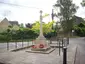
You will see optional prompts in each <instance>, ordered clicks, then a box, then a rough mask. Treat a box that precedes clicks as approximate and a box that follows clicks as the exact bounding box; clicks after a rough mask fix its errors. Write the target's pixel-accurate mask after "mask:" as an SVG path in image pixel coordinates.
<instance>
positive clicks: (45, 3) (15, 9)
mask: <svg viewBox="0 0 85 64" xmlns="http://www.w3.org/2000/svg"><path fill="white" fill-rule="evenodd" d="M1 1H2V2H4V3H11V4H16V5H20V6H14V5H11V4H1V3H0V18H3V17H7V18H8V19H9V20H17V21H19V23H24V24H25V23H33V22H35V20H39V11H40V9H42V10H43V14H44V13H49V14H50V13H51V9H52V8H53V7H52V5H53V4H54V3H56V0H1ZM1 1H0V2H1ZM73 1H74V2H75V3H76V4H77V5H79V6H80V2H81V0H73ZM80 7H81V6H80ZM84 13H85V12H84V9H82V7H81V8H79V9H78V11H77V13H76V15H77V16H83V17H84ZM4 14H5V16H4ZM50 20H51V17H48V18H45V19H43V21H44V22H48V21H50Z"/></svg>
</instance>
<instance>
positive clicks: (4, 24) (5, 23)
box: [0, 18, 19, 32]
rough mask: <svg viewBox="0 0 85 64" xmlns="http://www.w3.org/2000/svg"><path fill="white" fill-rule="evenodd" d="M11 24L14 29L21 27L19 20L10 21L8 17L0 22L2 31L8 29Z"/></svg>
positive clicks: (0, 30)
mask: <svg viewBox="0 0 85 64" xmlns="http://www.w3.org/2000/svg"><path fill="white" fill-rule="evenodd" d="M9 26H12V29H13V30H18V29H19V24H18V21H8V19H7V18H4V19H3V20H2V21H1V22H0V32H3V31H6V30H7V29H8V28H9Z"/></svg>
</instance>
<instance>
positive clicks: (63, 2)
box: [54, 0, 78, 37]
mask: <svg viewBox="0 0 85 64" xmlns="http://www.w3.org/2000/svg"><path fill="white" fill-rule="evenodd" d="M54 7H55V8H59V9H60V11H59V12H58V14H57V16H58V17H60V23H61V26H62V28H63V32H64V34H65V35H66V36H67V37H68V36H69V33H70V31H71V29H72V27H73V22H72V21H70V19H72V17H73V16H74V14H75V13H76V9H77V8H78V6H76V5H75V4H73V3H72V0H57V2H56V4H55V5H54Z"/></svg>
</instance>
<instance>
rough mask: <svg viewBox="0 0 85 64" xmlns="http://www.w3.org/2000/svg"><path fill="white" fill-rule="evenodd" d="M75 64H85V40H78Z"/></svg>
mask: <svg viewBox="0 0 85 64" xmlns="http://www.w3.org/2000/svg"><path fill="white" fill-rule="evenodd" d="M76 44H77V45H78V47H77V51H76V58H75V59H76V60H75V64H85V38H78V41H77V42H76Z"/></svg>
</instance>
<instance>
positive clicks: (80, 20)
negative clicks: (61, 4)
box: [74, 16, 84, 25]
mask: <svg viewBox="0 0 85 64" xmlns="http://www.w3.org/2000/svg"><path fill="white" fill-rule="evenodd" d="M74 21H75V24H76V25H78V24H80V23H81V22H84V19H83V18H81V17H78V16H74Z"/></svg>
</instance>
